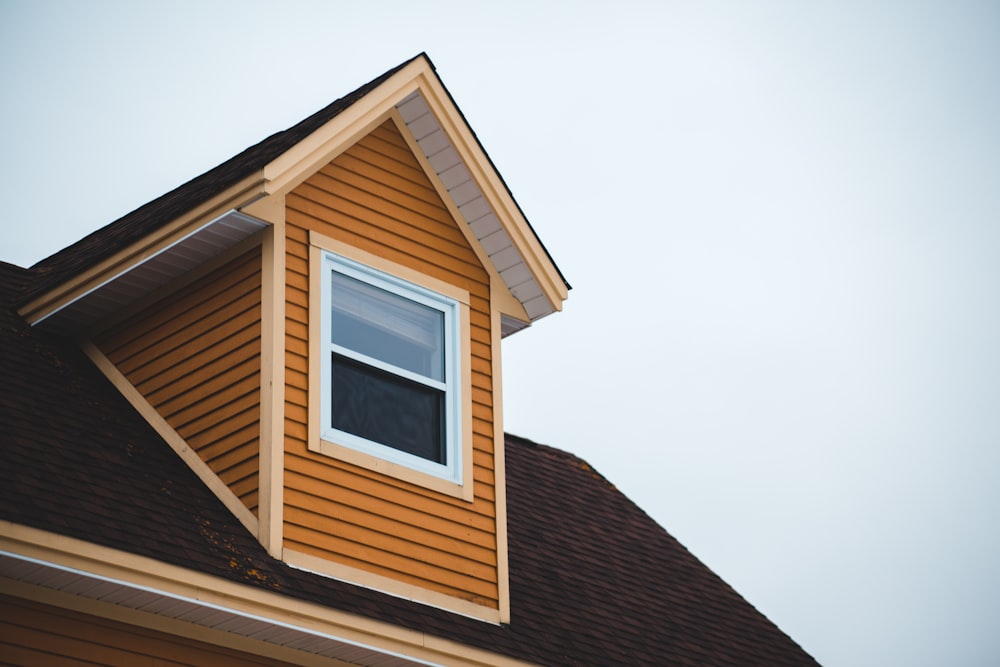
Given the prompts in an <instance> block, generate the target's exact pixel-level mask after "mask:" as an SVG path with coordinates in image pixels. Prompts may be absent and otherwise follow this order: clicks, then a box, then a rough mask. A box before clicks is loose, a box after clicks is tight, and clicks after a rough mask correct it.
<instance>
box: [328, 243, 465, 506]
mask: <svg viewBox="0 0 1000 667" xmlns="http://www.w3.org/2000/svg"><path fill="white" fill-rule="evenodd" d="M324 250H326V251H329V252H332V253H336V254H338V255H340V256H342V257H347V258H348V259H352V260H354V261H356V262H360V263H362V264H365V265H366V266H371V267H373V268H376V269H378V270H379V271H383V272H385V273H388V274H391V275H394V276H396V277H397V278H402V279H404V280H407V281H409V282H411V283H414V284H417V285H420V286H422V287H426V288H427V289H429V290H433V291H435V292H438V293H439V294H444V295H445V296H448V297H451V298H452V299H455V300H456V301H458V302H459V306H460V308H461V313H460V319H461V326H462V332H461V340H460V341H459V343H460V345H461V350H460V354H461V359H462V379H461V382H462V389H461V392H462V433H461V435H460V437H461V454H462V483H461V484H457V483H455V482H452V481H449V480H446V479H442V478H440V477H435V476H434V475H430V474H427V473H423V472H419V471H417V470H414V469H412V468H409V467H407V466H405V465H401V464H398V463H393V462H391V461H386V460H385V459H381V458H379V457H377V456H372V455H371V454H367V453H365V452H360V451H358V450H356V449H353V448H351V447H345V446H343V445H340V444H338V443H335V442H331V441H329V440H324V439H323V438H322V437H321V435H320V433H321V431H322V428H321V427H322V421H323V419H322V412H323V408H322V391H321V380H320V378H321V377H322V368H321V365H320V364H321V363H322V359H323V358H324V354H323V351H322V338H323V336H322V331H321V327H322V325H321V319H322V318H320V317H319V316H318V315H316V314H318V313H319V312H320V311H321V309H322V303H321V299H322V296H321V295H322V290H323V285H322V281H323V274H322V272H321V271H318V270H316V267H319V266H322V261H323V259H322V253H323V251H324ZM469 302H470V297H469V293H468V292H467V291H466V290H463V289H461V288H460V287H457V286H455V285H452V284H450V283H446V282H444V281H442V280H438V279H437V278H434V277H433V276H428V275H426V274H423V273H420V272H419V271H415V270H413V269H411V268H409V267H406V266H402V265H400V264H397V263H395V262H393V261H391V260H388V259H385V258H384V257H380V256H378V255H374V254H372V253H370V252H367V251H364V250H361V249H360V248H356V247H355V246H352V245H350V244H347V243H343V242H341V241H337V240H335V239H332V238H330V237H328V236H325V235H323V234H320V233H319V232H315V231H310V232H309V312H310V313H312V314H314V315H311V316H310V317H309V399H308V400H309V441H308V447H309V449H310V451H314V452H318V453H320V454H325V455H327V456H330V457H333V458H335V459H340V460H342V461H346V462H347V463H351V464H353V465H356V466H360V467H362V468H365V469H367V470H374V471H376V472H379V473H382V474H384V475H388V476H389V477H394V478H396V479H401V480H403V481H405V482H409V483H411V484H416V485H418V486H422V487H424V488H427V489H431V490H432V491H437V492H438V493H443V494H446V495H449V496H454V497H456V498H461V499H463V500H465V501H467V502H472V501H473V500H474V498H475V496H474V491H475V489H474V487H475V484H474V480H473V464H472V457H473V451H472V450H473V447H472V438H473V435H472V363H471V358H472V347H471V346H472V342H471V340H472V333H471V329H470V327H471V324H470V315H469Z"/></svg>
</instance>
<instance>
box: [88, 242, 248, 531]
mask: <svg viewBox="0 0 1000 667" xmlns="http://www.w3.org/2000/svg"><path fill="white" fill-rule="evenodd" d="M220 264H221V265H220ZM94 344H95V345H96V347H97V348H98V349H99V350H100V351H101V353H103V355H104V356H105V357H106V358H107V359H108V360H109V361H110V362H111V363H112V364H113V365H114V367H115V368H116V369H117V372H118V373H121V375H123V376H124V377H125V379H126V380H127V381H128V383H129V384H130V385H131V386H132V387H133V388H134V391H135V392H136V393H137V394H138V397H141V400H144V401H145V402H148V404H149V405H151V406H152V408H153V409H155V410H156V412H157V413H158V414H159V415H160V416H161V417H162V418H163V419H164V420H165V422H166V423H167V424H168V425H169V426H170V427H171V428H172V429H173V431H174V432H176V433H177V434H178V435H179V436H180V438H182V439H183V441H184V442H185V443H186V444H187V446H188V447H190V448H191V449H192V450H193V451H194V452H195V453H197V455H198V457H199V458H200V459H201V460H202V461H203V462H204V463H205V464H206V465H207V466H208V468H209V469H210V470H211V471H212V472H214V473H215V475H217V476H218V478H219V479H220V480H221V481H222V482H223V483H224V484H225V485H226V486H227V487H229V489H230V490H231V491H232V493H233V494H235V496H236V497H237V498H238V499H239V501H240V502H241V503H242V504H243V505H244V506H245V507H246V508H247V509H249V510H250V511H251V512H252V513H253V514H254V515H256V514H257V511H258V502H259V497H258V491H259V476H260V475H259V465H258V453H259V447H260V377H261V252H260V246H259V245H253V247H252V248H250V249H249V250H245V251H243V252H242V253H241V254H240V255H239V256H238V257H235V258H233V259H229V260H228V261H225V260H224V261H223V262H221V263H220V262H216V268H214V269H213V270H209V271H207V272H202V275H200V276H198V277H194V278H193V279H190V278H189V279H188V280H187V281H184V284H183V285H181V286H173V287H172V293H171V294H170V295H169V296H166V297H164V298H162V299H158V300H156V299H153V300H152V303H150V304H149V305H146V306H144V307H141V308H140V309H138V312H134V314H132V315H130V316H127V317H125V318H124V319H122V320H121V321H119V322H118V323H116V324H115V325H114V326H112V327H111V328H110V329H108V330H107V331H105V332H104V333H102V334H100V335H99V336H97V337H96V338H95V339H94ZM130 396H132V397H133V398H134V399H136V398H138V397H136V396H134V395H132V394H131V393H130Z"/></svg>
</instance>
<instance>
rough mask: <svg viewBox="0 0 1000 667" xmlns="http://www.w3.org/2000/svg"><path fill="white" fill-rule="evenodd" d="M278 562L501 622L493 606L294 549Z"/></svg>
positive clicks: (289, 550) (446, 609)
mask: <svg viewBox="0 0 1000 667" xmlns="http://www.w3.org/2000/svg"><path fill="white" fill-rule="evenodd" d="M281 559H282V560H283V561H285V562H286V563H288V564H289V565H291V566H292V567H296V568H299V569H300V570H306V571H308V572H313V573H316V574H319V575H322V576H325V577H330V578H332V579H339V580H340V581H346V582H347V583H350V584H355V585H357V586H364V587H365V588H371V589H373V590H376V591H380V592H382V593H386V594H388V595H392V596H394V597H398V598H403V599H406V600H412V601H414V602H419V603H420V604H425V605H428V606H430V607H437V608H439V609H444V610H445V611H450V612H452V613H456V614H461V615H463V616H469V617H470V618H474V619H477V620H480V621H486V622H488V623H494V624H497V625H499V624H500V623H501V622H502V619H501V614H500V611H499V610H497V609H494V608H493V607H487V606H485V605H481V604H476V603H474V602H469V601H467V600H462V599H460V598H456V597H454V596H452V595H448V594H446V593H438V592H436V591H431V590H427V589H426V588H423V587H422V586H417V585H415V584H407V583H405V582H402V581H399V580H397V579H392V578H390V577H384V576H382V575H380V574H375V573H374V572H369V571H367V570H362V569H359V568H356V567H351V566H350V565H343V564H341V563H334V562H333V561H329V560H326V559H325V558H319V557H317V556H312V555H309V554H305V553H302V552H301V551H295V550H294V549H285V550H284V552H283V554H282V557H281Z"/></svg>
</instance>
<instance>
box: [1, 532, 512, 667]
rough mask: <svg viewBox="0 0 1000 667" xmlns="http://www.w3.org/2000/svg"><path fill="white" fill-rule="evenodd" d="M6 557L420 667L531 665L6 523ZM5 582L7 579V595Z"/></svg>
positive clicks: (3, 546) (3, 540) (3, 543)
mask: <svg viewBox="0 0 1000 667" xmlns="http://www.w3.org/2000/svg"><path fill="white" fill-rule="evenodd" d="M0 552H6V553H8V554H15V555H17V556H21V557H25V558H28V559H31V560H33V561H36V562H38V563H40V564H46V565H52V566H55V567H58V568H62V569H65V570H68V571H75V572H79V573H81V574H83V575H85V576H96V577H100V578H102V579H104V580H109V581H114V582H120V583H122V584H123V585H126V586H129V587H134V588H138V589H141V590H144V591H150V592H154V593H159V594H162V595H164V596H166V597H170V598H174V599H183V600H185V601H189V602H194V603H200V604H203V605H205V606H206V607H212V608H215V609H223V610H228V611H231V612H233V613H235V614H238V615H241V616H245V617H250V618H256V619H264V620H268V621H270V622H272V623H274V624H276V625H280V626H282V627H285V628H294V629H302V630H303V631H306V632H309V633H313V634H316V635H317V636H321V637H322V636H325V637H330V638H336V639H337V640H338V641H343V642H347V643H350V644H354V645H355V646H359V647H369V648H372V649H375V650H379V651H384V652H386V653H387V655H395V656H397V657H400V658H404V659H412V660H414V661H415V662H417V663H420V664H425V665H426V664H429V665H449V666H453V667H483V666H485V665H493V666H495V667H530V663H526V662H523V661H521V660H518V659H516V658H511V657H508V656H504V655H500V654H497V653H493V652H491V651H488V650H485V649H480V648H475V647H472V646H469V645H466V644H462V643H458V642H455V641H453V640H448V639H444V638H441V637H436V636H434V635H430V634H427V633H424V632H421V631H418V630H412V629H409V628H406V627H403V626H400V625H396V624H393V623H390V622H387V621H380V620H375V619H372V618H368V617H365V616H361V615H359V614H355V613H351V612H346V611H341V610H338V609H334V608H331V607H326V606H323V605H321V604H318V603H315V602H307V601H304V600H299V599H295V598H292V597H289V596H287V595H284V594H282V593H279V592H276V591H273V590H269V589H266V588H261V587H257V586H252V585H249V584H244V583H237V582H234V581H231V580H228V579H222V578H220V577H217V576H213V575H210V574H205V573H202V572H197V571H194V570H190V569H188V568H185V567H182V566H178V565H171V564H169V563H165V562H162V561H158V560H155V559H152V558H149V557H146V556H139V555H136V554H131V553H128V552H125V551H121V550H119V549H115V548H112V547H106V546H102V545H99V544H95V543H93V542H88V541H85V540H80V539H77V538H73V537H69V536H66V535H59V534H57V533H52V532H49V531H45V530H41V529H38V528H33V527H29V526H25V525H21V524H17V523H13V522H10V521H3V520H0ZM3 582H4V579H3V578H2V577H0V592H2V588H3V587H2V585H3Z"/></svg>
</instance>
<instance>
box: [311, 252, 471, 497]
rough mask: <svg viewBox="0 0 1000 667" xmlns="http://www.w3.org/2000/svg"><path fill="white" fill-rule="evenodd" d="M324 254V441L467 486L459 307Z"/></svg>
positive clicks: (423, 291)
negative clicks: (462, 443)
mask: <svg viewBox="0 0 1000 667" xmlns="http://www.w3.org/2000/svg"><path fill="white" fill-rule="evenodd" d="M323 257H324V270H325V271H326V275H327V276H328V279H324V294H323V341H324V345H325V346H326V354H324V361H323V364H322V373H323V380H322V385H323V388H322V391H323V403H322V404H323V422H322V433H321V436H322V438H323V439H325V440H328V441H330V442H334V443H336V444H341V445H344V446H347V447H351V448H353V449H357V450H360V451H362V452H365V453H367V454H371V455H373V456H377V457H379V458H383V459H385V460H388V461H391V462H394V463H399V464H402V465H405V466H408V467H410V468H413V469H416V470H419V471H422V472H427V473H431V474H433V475H436V476H439V477H443V478H445V479H449V480H452V481H456V482H459V483H461V471H462V465H461V461H460V458H461V447H460V446H459V440H460V435H459V434H460V425H461V423H462V421H461V415H460V410H461V403H460V400H459V378H460V377H461V373H460V365H459V349H460V347H461V346H460V341H459V339H458V335H459V331H460V323H459V313H460V309H459V302H457V301H455V300H454V299H452V298H450V297H448V296H445V295H443V294H439V293H437V292H434V291H432V290H428V289H426V288H424V287H421V286H419V285H416V284H414V283H411V282H409V281H406V280H403V279H401V278H398V277H396V276H393V275H391V274H388V273H384V272H382V271H379V270H377V269H374V268H372V267H369V266H365V265H363V264H359V263H357V262H355V261H353V260H350V259H347V258H345V257H341V256H339V255H334V254H332V253H324V255H323Z"/></svg>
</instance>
